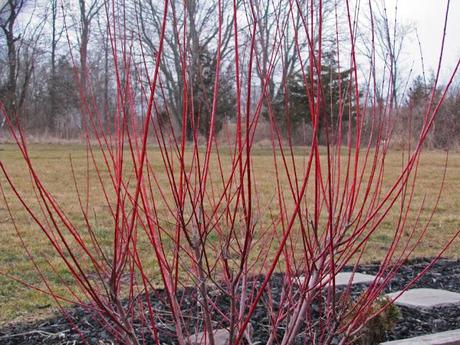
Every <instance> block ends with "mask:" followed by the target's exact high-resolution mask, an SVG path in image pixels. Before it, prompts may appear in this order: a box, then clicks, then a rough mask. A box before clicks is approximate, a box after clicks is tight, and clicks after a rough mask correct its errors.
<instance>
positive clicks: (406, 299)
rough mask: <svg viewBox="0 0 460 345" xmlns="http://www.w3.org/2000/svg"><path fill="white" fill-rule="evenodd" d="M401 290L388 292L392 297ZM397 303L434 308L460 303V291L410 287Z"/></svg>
mask: <svg viewBox="0 0 460 345" xmlns="http://www.w3.org/2000/svg"><path fill="white" fill-rule="evenodd" d="M399 294H400V291H397V292H393V293H390V294H387V296H388V297H389V298H391V299H393V298H395V297H396V296H397V295H399ZM395 304H397V305H401V306H405V307H410V308H422V309H426V308H433V307H442V306H449V305H456V304H460V293H457V292H451V291H447V290H441V289H410V290H407V291H406V292H404V293H403V294H402V295H401V296H400V297H399V298H398V299H397V300H396V301H395Z"/></svg>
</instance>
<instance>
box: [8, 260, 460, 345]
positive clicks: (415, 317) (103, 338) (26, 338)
mask: <svg viewBox="0 0 460 345" xmlns="http://www.w3.org/2000/svg"><path fill="white" fill-rule="evenodd" d="M429 262H430V259H415V260H412V261H410V262H408V263H407V264H406V265H404V266H403V267H402V268H401V270H400V271H399V272H398V274H397V276H396V278H395V279H394V280H393V281H392V283H391V284H390V285H389V286H388V287H387V288H386V291H385V292H394V291H398V290H400V289H401V288H403V287H404V286H405V285H406V284H407V283H408V282H409V281H410V280H411V279H412V278H413V277H414V276H416V275H417V274H418V273H419V272H420V271H421V270H423V268H424V267H426V265H427V264H428V263H429ZM378 268H379V265H378V264H368V265H361V266H360V267H359V269H358V270H357V271H358V272H361V273H368V274H375V273H376V272H377V271H378ZM282 280H283V276H282V274H276V275H274V277H273V280H272V281H271V283H270V286H271V291H272V293H273V295H277V294H279V293H280V291H281V285H282ZM417 287H418V288H420V287H425V288H435V289H445V290H449V291H453V292H458V293H460V260H448V259H441V260H439V261H438V262H437V263H436V264H435V265H434V266H433V268H432V269H431V270H430V271H428V272H427V273H426V274H425V275H424V276H423V277H422V278H421V279H420V280H419V281H418V282H417V283H416V284H415V285H414V286H413V288H417ZM355 289H357V290H356V291H354V293H356V294H358V293H359V289H360V287H359V286H357V287H356V288H355ZM181 294H182V297H183V299H182V300H183V301H184V303H185V308H187V305H189V309H188V310H186V312H185V314H189V316H193V314H194V310H193V305H196V291H195V290H193V289H191V288H190V289H184V290H183V291H181ZM162 296H163V297H164V296H165V295H164V292H162V291H161V290H159V291H158V294H157V296H155V301H156V302H155V303H156V304H155V306H154V307H155V309H156V310H157V311H159V312H161V310H163V311H164V313H165V314H166V313H167V310H166V307H165V305H164V304H162V303H161V302H159V301H161V300H162ZM152 300H153V299H152ZM163 300H164V299H163ZM217 300H218V303H219V306H220V307H221V308H223V309H225V308H228V307H229V300H228V299H225V298H224V297H222V298H217ZM398 308H399V311H400V317H399V320H398V322H397V324H396V326H395V327H394V329H393V330H392V331H389V332H386V333H385V335H384V339H383V340H395V339H404V338H409V337H414V336H419V335H423V334H429V333H436V332H442V331H448V330H453V329H457V328H460V305H458V306H453V307H440V308H431V309H429V310H418V309H412V308H405V307H398ZM68 313H69V315H71V317H72V319H73V322H74V323H75V325H76V326H77V327H78V330H79V331H78V332H77V331H75V330H74V328H73V327H72V326H71V325H69V323H68V322H67V321H66V320H65V319H64V318H63V317H53V318H49V319H46V320H41V321H36V322H32V323H14V324H10V325H7V326H4V327H3V328H0V344H2V345H13V344H30V345H34V344H62V345H64V344H80V343H82V344H84V343H88V344H98V345H102V344H114V343H115V344H116V343H118V342H119V341H116V340H115V341H114V340H111V339H110V337H109V335H108V334H107V333H106V331H105V330H104V329H103V328H102V327H100V326H98V324H97V322H95V321H94V320H93V319H92V318H91V316H90V315H89V314H88V313H86V312H85V311H84V310H83V309H82V308H80V307H75V308H72V309H69V311H68ZM266 315H267V314H266V310H265V308H264V307H262V306H261V307H258V308H257V309H256V310H255V313H254V316H253V318H252V319H251V324H252V325H253V341H255V342H257V341H260V343H261V344H263V343H264V342H265V341H266V339H267V337H268V331H267V327H266V325H267V317H266ZM167 318H168V317H165V318H164V319H167ZM158 328H159V337H160V343H161V344H175V343H176V342H175V341H174V329H173V327H172V324H169V325H168V324H167V322H166V323H162V324H160V325H158ZM191 333H193V331H191ZM82 337H83V338H84V339H85V341H82ZM144 340H145V343H147V344H151V343H153V342H152V341H151V338H150V337H149V336H146V337H145V339H144ZM298 342H299V344H302V343H306V344H308V340H307V341H306V340H305V338H303V339H302V338H301V337H300V338H299V341H298ZM141 343H142V342H141Z"/></svg>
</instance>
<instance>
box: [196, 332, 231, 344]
mask: <svg viewBox="0 0 460 345" xmlns="http://www.w3.org/2000/svg"><path fill="white" fill-rule="evenodd" d="M212 333H213V334H214V342H215V344H216V345H228V343H229V340H230V332H229V331H228V330H226V329H224V328H221V329H216V330H213V332H212ZM188 344H189V345H205V344H209V339H208V336H207V334H206V333H205V332H199V333H195V334H192V335H191V336H190V337H189V338H188Z"/></svg>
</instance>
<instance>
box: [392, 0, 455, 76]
mask: <svg viewBox="0 0 460 345" xmlns="http://www.w3.org/2000/svg"><path fill="white" fill-rule="evenodd" d="M396 1H397V0H387V1H386V3H387V7H388V10H390V8H394V6H395V3H396ZM446 6H447V0H399V1H398V12H399V17H400V18H401V22H410V23H412V24H413V25H414V26H415V27H416V29H417V32H418V36H419V38H420V43H421V45H422V51H423V58H424V63H425V70H426V72H427V73H429V71H430V70H436V68H437V65H438V59H439V52H440V48H441V39H442V31H443V26H444V18H445V12H446ZM405 50H406V52H405V56H404V60H405V64H406V65H407V66H408V67H409V66H410V65H411V64H412V61H414V63H415V65H414V69H415V71H414V73H416V74H419V73H421V68H420V66H421V63H420V53H419V48H418V43H417V41H416V39H414V40H411V41H408V42H407V47H406V49H405ZM459 58H460V0H451V1H450V10H449V19H448V27H447V34H446V43H445V51H444V54H443V64H442V66H443V68H442V74H441V77H442V80H443V81H444V82H445V81H446V79H447V78H448V76H449V75H450V74H451V72H452V70H453V68H454V67H455V65H456V64H457V62H458V60H459ZM459 76H460V74H459ZM459 78H460V77H457V79H459Z"/></svg>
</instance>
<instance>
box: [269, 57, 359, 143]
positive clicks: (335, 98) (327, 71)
mask: <svg viewBox="0 0 460 345" xmlns="http://www.w3.org/2000/svg"><path fill="white" fill-rule="evenodd" d="M307 70H308V71H310V69H309V68H307ZM318 75H319V77H318ZM318 98H319V99H318ZM353 99H354V91H353V83H352V82H351V70H349V69H348V70H344V71H339V68H338V64H337V61H336V60H335V59H334V55H333V53H329V54H325V56H324V59H323V63H322V64H321V66H320V72H319V73H318V72H314V73H313V77H312V76H311V74H310V72H308V73H307V74H306V75H305V78H304V76H303V74H302V72H301V71H297V72H295V73H293V74H292V75H290V76H288V78H287V80H286V85H285V86H284V87H283V89H281V90H280V92H279V93H278V96H277V97H276V98H275V101H274V110H275V117H276V121H277V123H278V126H279V127H280V128H281V130H282V131H283V133H284V134H285V135H286V134H287V135H290V133H291V130H292V129H293V128H298V126H301V125H303V124H306V123H310V124H311V125H313V123H314V121H315V118H314V117H313V116H312V113H311V109H316V110H314V111H315V113H316V114H317V115H318V116H317V119H318V132H317V135H318V139H320V138H321V136H322V134H324V133H325V131H326V130H328V131H329V132H331V131H333V130H334V129H335V128H336V127H337V124H338V121H339V118H341V120H342V121H348V120H350V117H352V115H353V114H350V110H349V109H353V107H350V104H351V103H352V101H353ZM310 102H314V103H313V104H310ZM340 114H341V116H340Z"/></svg>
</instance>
